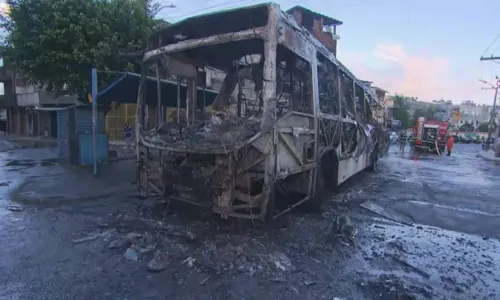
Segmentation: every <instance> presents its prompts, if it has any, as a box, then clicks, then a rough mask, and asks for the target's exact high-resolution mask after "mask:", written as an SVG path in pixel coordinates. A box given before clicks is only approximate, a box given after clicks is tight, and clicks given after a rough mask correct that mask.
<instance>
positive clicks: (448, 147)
mask: <svg viewBox="0 0 500 300" xmlns="http://www.w3.org/2000/svg"><path fill="white" fill-rule="evenodd" d="M454 144H455V138H454V137H453V136H452V135H451V134H450V135H449V136H448V140H447V141H446V150H448V154H446V155H448V156H450V155H451V150H453V145H454Z"/></svg>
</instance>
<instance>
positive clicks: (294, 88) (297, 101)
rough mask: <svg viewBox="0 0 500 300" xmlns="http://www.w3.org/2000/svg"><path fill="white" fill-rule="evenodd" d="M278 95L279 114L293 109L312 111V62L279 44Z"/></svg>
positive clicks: (277, 57) (304, 111) (303, 111)
mask: <svg viewBox="0 0 500 300" xmlns="http://www.w3.org/2000/svg"><path fill="white" fill-rule="evenodd" d="M276 60H277V62H276V64H277V66H278V67H277V70H276V97H277V103H276V106H277V110H278V116H282V115H284V114H285V113H286V112H288V111H290V110H293V111H297V112H302V113H312V111H313V110H312V80H311V79H312V76H311V75H312V73H311V66H310V64H309V63H308V62H307V61H305V60H303V59H302V58H300V57H299V56H297V55H296V54H295V53H293V52H292V51H290V50H288V49H286V48H285V47H283V46H281V45H278V53H277V56H276Z"/></svg>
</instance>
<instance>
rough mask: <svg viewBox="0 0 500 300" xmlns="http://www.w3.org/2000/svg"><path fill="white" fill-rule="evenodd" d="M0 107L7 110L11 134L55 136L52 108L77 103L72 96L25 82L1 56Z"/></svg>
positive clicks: (55, 126)
mask: <svg viewBox="0 0 500 300" xmlns="http://www.w3.org/2000/svg"><path fill="white" fill-rule="evenodd" d="M0 91H3V95H0V108H3V109H5V111H6V117H7V118H6V119H7V120H6V123H7V124H6V127H7V130H6V132H7V133H8V134H13V135H26V136H52V137H56V136H57V117H56V113H55V111H54V110H53V108H59V107H66V106H71V105H74V104H76V103H78V101H77V98H76V97H75V96H69V95H66V96H55V95H53V94H51V93H48V92H46V91H43V90H40V89H38V88H36V87H35V86H33V85H30V84H28V83H27V81H26V80H25V79H23V78H22V77H21V76H20V75H19V74H16V71H15V70H14V69H13V68H12V67H11V65H10V64H9V62H7V61H5V60H4V59H2V64H1V65H0Z"/></svg>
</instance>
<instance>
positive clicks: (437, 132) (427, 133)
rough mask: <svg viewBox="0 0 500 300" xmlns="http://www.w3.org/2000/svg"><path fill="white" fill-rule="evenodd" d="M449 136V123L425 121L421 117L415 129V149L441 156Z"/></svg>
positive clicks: (413, 142)
mask: <svg viewBox="0 0 500 300" xmlns="http://www.w3.org/2000/svg"><path fill="white" fill-rule="evenodd" d="M447 136H448V122H446V121H438V120H425V118H424V117H420V118H418V120H417V124H416V125H415V127H413V141H412V144H413V149H414V150H416V151H424V152H433V153H437V154H439V155H441V154H443V153H444V150H445V147H446V137H447Z"/></svg>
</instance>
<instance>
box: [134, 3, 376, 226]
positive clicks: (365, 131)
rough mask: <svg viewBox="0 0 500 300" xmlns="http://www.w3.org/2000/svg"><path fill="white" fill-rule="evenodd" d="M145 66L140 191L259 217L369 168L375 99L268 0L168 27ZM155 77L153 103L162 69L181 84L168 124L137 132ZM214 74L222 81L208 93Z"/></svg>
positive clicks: (313, 202)
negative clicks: (215, 90) (211, 94)
mask: <svg viewBox="0 0 500 300" xmlns="http://www.w3.org/2000/svg"><path fill="white" fill-rule="evenodd" d="M143 63H144V67H143V74H142V78H141V83H140V86H139V93H138V100H137V104H138V105H137V119H136V132H137V155H138V156H137V157H138V160H137V162H138V168H137V171H138V173H137V176H138V180H137V182H138V187H139V189H140V191H141V192H142V193H143V194H144V195H145V196H153V195H155V196H159V197H165V198H168V199H171V200H178V201H183V202H187V203H191V204H195V205H199V206H205V207H209V208H210V209H212V210H213V211H214V212H215V213H217V214H220V215H221V216H222V217H223V218H227V217H236V218H246V219H262V220H268V219H271V218H275V217H277V216H279V215H281V214H283V213H285V212H287V211H289V210H290V209H293V208H294V207H297V206H299V205H300V206H301V207H303V208H305V209H307V210H311V211H318V210H320V209H321V203H322V194H323V191H326V190H333V191H334V190H335V189H336V187H337V186H338V185H339V184H341V183H343V182H344V181H346V180H347V179H348V178H350V177H352V176H353V175H355V174H356V173H358V172H360V171H362V170H365V169H368V170H374V169H375V167H376V164H377V160H378V154H379V150H378V139H379V136H380V132H378V130H377V129H376V121H375V119H374V117H373V115H372V107H373V106H374V105H376V104H377V103H376V102H377V100H376V97H375V95H374V94H373V92H372V91H371V89H370V88H369V87H367V86H365V85H364V84H363V83H362V82H361V81H360V80H358V79H357V78H356V77H355V76H354V75H353V74H352V73H351V72H350V71H349V70H348V69H347V68H346V67H345V66H343V65H342V64H341V63H340V62H339V61H338V60H337V59H336V57H335V56H334V54H333V53H332V52H330V51H329V50H327V48H325V46H324V45H323V44H322V43H320V42H319V41H318V40H317V39H316V38H314V37H313V36H312V35H311V33H310V32H309V31H308V30H307V29H305V28H304V27H301V26H300V25H299V24H298V23H297V22H296V20H295V18H294V17H292V16H291V15H289V14H287V13H286V12H283V11H282V10H281V9H280V7H279V6H278V5H277V4H262V5H257V6H251V7H244V8H239V9H236V10H231V11H223V12H217V13H214V14H209V15H202V16H197V17H193V18H189V19H186V20H184V21H181V22H179V23H176V24H173V25H170V26H169V27H166V28H164V29H162V30H160V31H158V32H157V33H155V34H153V35H152V36H151V37H150V39H149V41H148V46H147V49H146V50H145V53H144V57H143ZM154 73H156V79H157V83H158V92H157V93H156V96H157V97H158V103H160V102H161V101H163V98H162V97H166V96H167V95H162V93H161V87H160V82H162V81H163V79H164V78H166V76H169V78H172V76H176V78H177V88H178V91H180V90H181V88H183V89H185V92H184V93H182V92H180V93H179V92H178V93H177V111H176V114H174V115H176V117H175V118H174V120H168V121H167V122H158V125H157V126H156V127H154V128H146V126H145V111H146V109H145V105H146V104H145V101H146V100H145V98H146V95H150V92H151V91H147V92H146V91H145V90H146V86H147V85H146V84H145V82H146V81H147V79H148V78H151V77H154V75H153V74H154ZM211 74H212V75H211ZM213 74H222V76H220V78H221V84H220V87H219V88H218V93H217V94H216V96H215V97H214V98H215V99H213V101H207V98H206V91H207V90H208V89H209V87H208V86H207V84H206V83H207V81H209V80H207V77H210V78H215V76H214V75H213ZM150 90H151V88H150ZM200 90H202V92H201V93H200ZM200 98H201V99H200ZM292 195H293V196H292ZM278 200H279V201H278ZM169 201H170V200H169ZM278 202H279V203H278ZM283 202H284V203H283ZM278 204H280V205H278Z"/></svg>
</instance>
